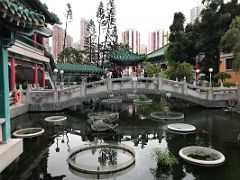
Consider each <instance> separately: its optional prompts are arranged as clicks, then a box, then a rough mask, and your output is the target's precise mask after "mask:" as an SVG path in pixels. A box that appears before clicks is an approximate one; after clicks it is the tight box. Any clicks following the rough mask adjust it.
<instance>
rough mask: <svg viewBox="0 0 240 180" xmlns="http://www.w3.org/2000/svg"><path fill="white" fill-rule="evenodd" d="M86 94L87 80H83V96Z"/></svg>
mask: <svg viewBox="0 0 240 180" xmlns="http://www.w3.org/2000/svg"><path fill="white" fill-rule="evenodd" d="M85 95H86V81H85V80H83V81H82V84H81V96H82V97H84V96H85Z"/></svg>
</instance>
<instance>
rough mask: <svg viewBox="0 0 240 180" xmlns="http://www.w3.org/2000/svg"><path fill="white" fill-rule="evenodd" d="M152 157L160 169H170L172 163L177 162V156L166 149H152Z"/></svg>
mask: <svg viewBox="0 0 240 180" xmlns="http://www.w3.org/2000/svg"><path fill="white" fill-rule="evenodd" d="M152 157H153V158H154V159H155V161H157V164H158V166H160V167H161V168H162V169H166V170H170V169H171V168H172V166H173V165H175V164H178V160H177V158H176V157H175V156H174V155H173V154H172V153H171V152H169V151H168V150H161V149H159V148H156V149H154V151H153V153H152Z"/></svg>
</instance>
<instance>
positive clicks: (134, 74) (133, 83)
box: [132, 72, 137, 93]
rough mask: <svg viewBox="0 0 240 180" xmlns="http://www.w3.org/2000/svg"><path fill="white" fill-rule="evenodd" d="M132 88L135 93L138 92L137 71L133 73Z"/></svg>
mask: <svg viewBox="0 0 240 180" xmlns="http://www.w3.org/2000/svg"><path fill="white" fill-rule="evenodd" d="M132 89H133V91H134V93H136V89H137V76H136V73H135V72H134V73H133V74H132Z"/></svg>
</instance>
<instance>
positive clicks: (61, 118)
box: [44, 116, 67, 125]
mask: <svg viewBox="0 0 240 180" xmlns="http://www.w3.org/2000/svg"><path fill="white" fill-rule="evenodd" d="M66 119H67V117H66V116H49V117H46V118H45V119H44V120H45V121H47V122H52V123H56V125H57V124H58V123H61V122H63V121H65V120H66Z"/></svg>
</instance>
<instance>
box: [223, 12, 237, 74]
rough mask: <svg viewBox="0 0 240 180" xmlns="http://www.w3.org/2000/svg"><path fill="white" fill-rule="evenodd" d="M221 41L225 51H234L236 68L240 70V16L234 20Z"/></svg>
mask: <svg viewBox="0 0 240 180" xmlns="http://www.w3.org/2000/svg"><path fill="white" fill-rule="evenodd" d="M221 43H222V48H223V51H224V52H228V53H229V52H233V57H234V61H233V62H234V63H233V66H234V69H236V70H238V71H240V16H237V17H236V18H235V19H234V20H233V21H232V23H231V25H230V27H229V30H228V31H227V32H226V33H225V34H224V36H223V37H222V41H221Z"/></svg>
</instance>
